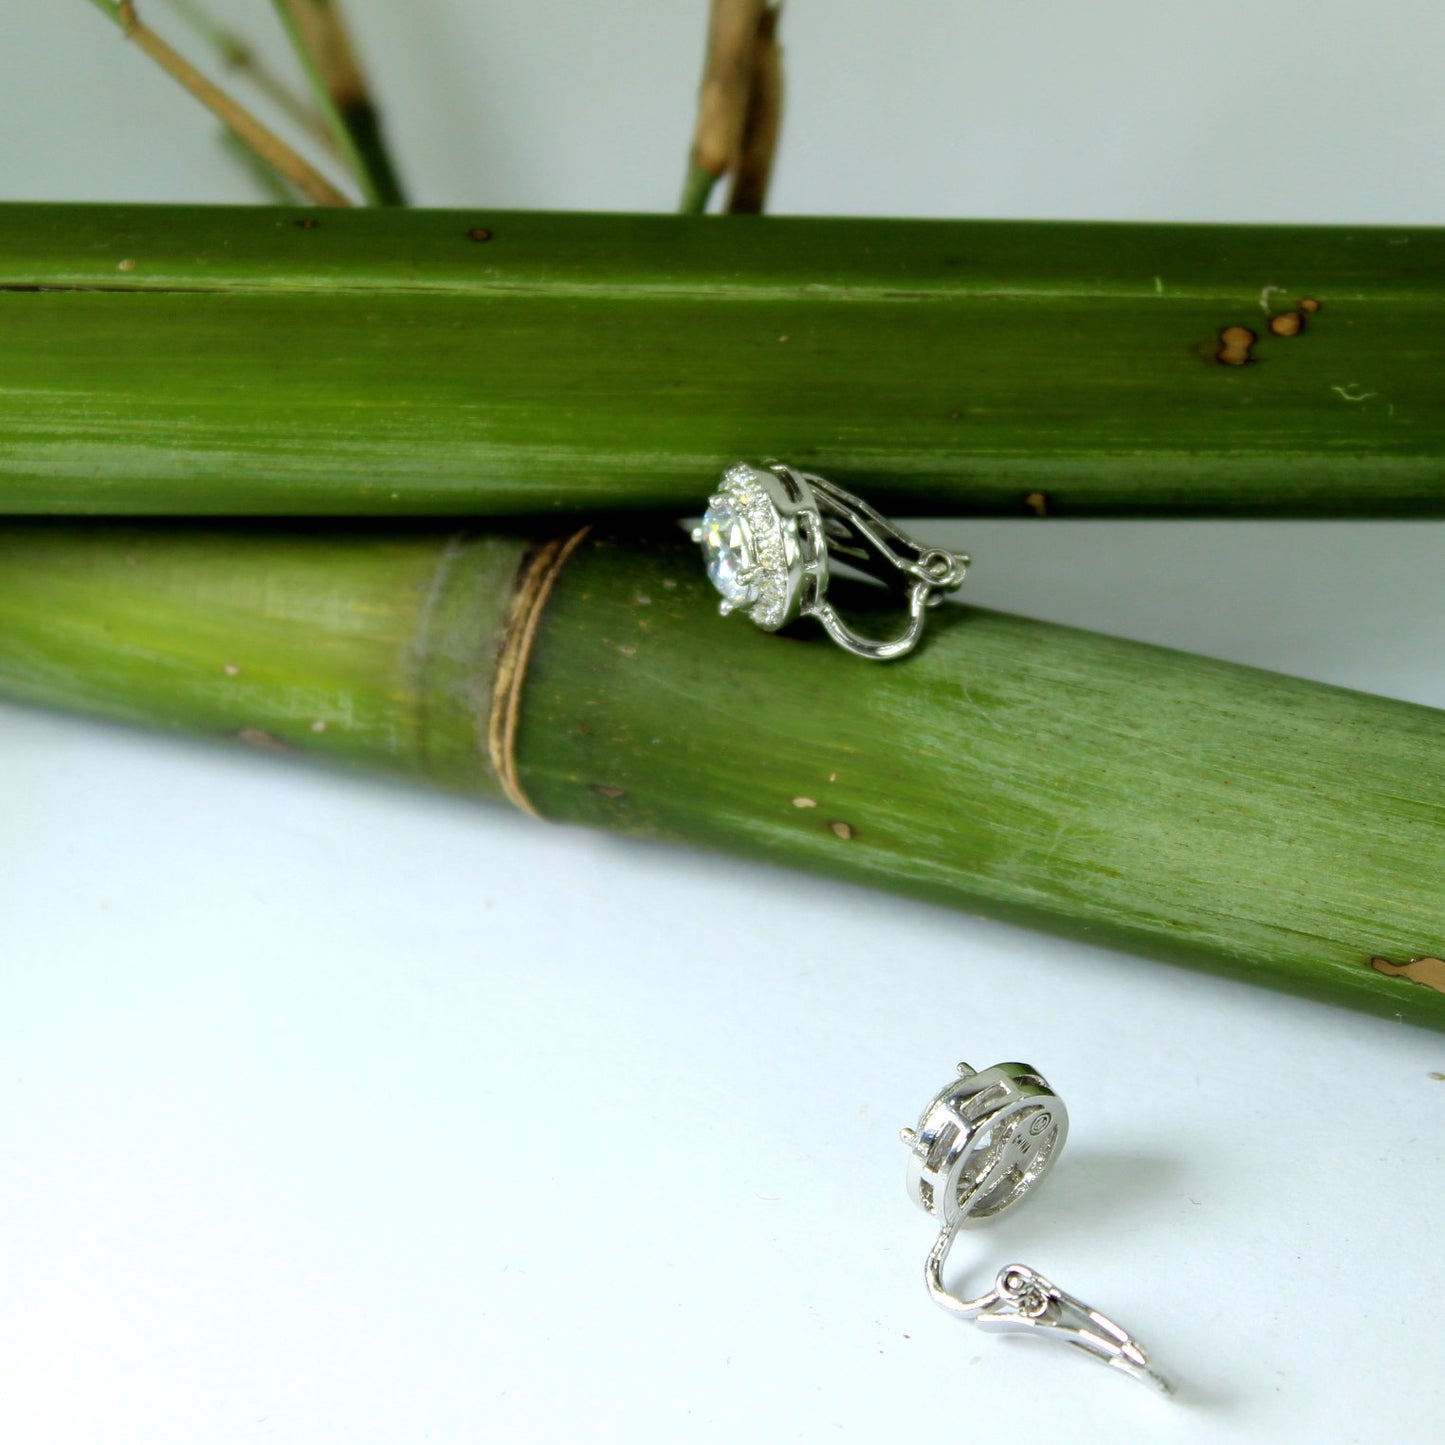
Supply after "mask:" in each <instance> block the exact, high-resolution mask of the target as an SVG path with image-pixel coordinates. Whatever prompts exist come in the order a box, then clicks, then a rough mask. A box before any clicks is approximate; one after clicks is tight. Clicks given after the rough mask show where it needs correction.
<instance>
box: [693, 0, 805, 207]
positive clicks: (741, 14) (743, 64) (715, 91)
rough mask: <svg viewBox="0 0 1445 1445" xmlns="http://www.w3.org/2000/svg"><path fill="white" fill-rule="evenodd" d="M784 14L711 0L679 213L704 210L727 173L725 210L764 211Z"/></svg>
mask: <svg viewBox="0 0 1445 1445" xmlns="http://www.w3.org/2000/svg"><path fill="white" fill-rule="evenodd" d="M781 9H782V7H781V5H771V4H769V3H768V0H712V10H711V14H710V17H709V23H708V45H707V60H706V62H705V63H704V67H703V78H702V86H701V89H700V90H699V92H698V107H697V128H696V130H695V131H694V133H693V142H692V153H691V156H690V159H689V166H688V174H687V180H686V183H685V185H684V188H683V200H682V209H683V210H684V211H688V212H692V213H696V214H700V213H701V212H703V211H705V210H706V209H707V203H708V198H709V197H710V196H711V194H712V190H713V187H714V185H715V184H716V182H717V181H718V180H720V179H721V178H722V177H723V176H725V175H728V174H731V175H732V176H733V177H734V178H735V183H734V191H733V199H732V201H731V202H730V209H734V210H745V209H749V208H752V209H761V207H762V198H763V194H764V193H765V192H766V189H767V178H768V174H769V172H770V170H771V167H772V155H773V150H774V148H775V146H776V142H777V134H778V121H779V117H780V114H781V100H782V67H781V52H780V50H779V47H778V43H777V25H778V16H779V14H780V13H781ZM745 164H746V167H747V178H746V180H745V181H744V180H743V179H742V175H743V170H744V166H745ZM740 202H741V204H740ZM754 203H755V204H754Z"/></svg>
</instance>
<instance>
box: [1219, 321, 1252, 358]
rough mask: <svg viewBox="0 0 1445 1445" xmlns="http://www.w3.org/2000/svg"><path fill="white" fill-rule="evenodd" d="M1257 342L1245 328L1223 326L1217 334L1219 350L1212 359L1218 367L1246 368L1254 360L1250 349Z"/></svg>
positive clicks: (1247, 328)
mask: <svg viewBox="0 0 1445 1445" xmlns="http://www.w3.org/2000/svg"><path fill="white" fill-rule="evenodd" d="M1258 340H1259V337H1258V336H1256V335H1255V333H1254V332H1253V331H1251V330H1250V329H1249V327H1247V326H1225V327H1223V328H1221V330H1220V332H1219V349H1218V351H1216V352H1215V354H1214V359H1215V361H1216V362H1218V363H1219V365H1220V366H1248V365H1249V364H1250V362H1252V361H1253V360H1254V357H1252V356H1251V355H1250V348H1251V347H1252V346H1253V345H1254V343H1255V342H1256V341H1258Z"/></svg>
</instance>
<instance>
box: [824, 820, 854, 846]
mask: <svg viewBox="0 0 1445 1445" xmlns="http://www.w3.org/2000/svg"><path fill="white" fill-rule="evenodd" d="M828 831H829V832H830V833H831V834H832V835H833V836H834V837H835V838H841V839H842V840H843V841H844V842H845V843H846V842H848V841H849V840H850V839H853V838H856V837H857V836H858V830H857V829H856V828H855V827H854V826H853V825H852V824H851V823H829V824H828Z"/></svg>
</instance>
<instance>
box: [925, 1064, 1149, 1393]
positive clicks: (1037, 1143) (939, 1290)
mask: <svg viewBox="0 0 1445 1445" xmlns="http://www.w3.org/2000/svg"><path fill="white" fill-rule="evenodd" d="M1068 1130H1069V1116H1068V1112H1067V1111H1066V1110H1065V1108H1064V1102H1063V1100H1062V1099H1060V1098H1059V1097H1058V1095H1057V1094H1055V1093H1054V1092H1053V1090H1052V1089H1051V1088H1050V1087H1049V1084H1048V1081H1047V1080H1046V1079H1045V1078H1044V1077H1043V1076H1042V1075H1041V1074H1039V1073H1037V1072H1036V1071H1035V1070H1034V1069H1032V1068H1030V1067H1029V1066H1028V1065H1027V1064H995V1065H994V1067H993V1068H991V1069H984V1070H983V1071H982V1072H981V1073H980V1072H978V1071H976V1070H974V1069H972V1068H970V1067H969V1066H968V1065H967V1064H960V1065H959V1066H958V1077H957V1078H956V1079H954V1080H953V1081H952V1082H950V1083H948V1084H946V1085H945V1086H944V1087H943V1088H942V1089H940V1090H939V1091H938V1093H937V1094H935V1095H934V1096H933V1098H932V1099H930V1100H929V1102H928V1105H927V1107H926V1108H925V1109H924V1111H923V1114H922V1116H921V1117H920V1118H919V1121H918V1126H917V1128H914V1129H904V1130H903V1133H902V1138H903V1142H904V1143H905V1144H906V1145H908V1148H909V1159H908V1192H909V1194H910V1195H911V1196H912V1197H913V1199H914V1200H915V1202H916V1203H917V1204H918V1205H919V1206H920V1207H921V1208H922V1209H925V1210H927V1212H928V1213H929V1214H932V1215H934V1216H935V1217H936V1218H937V1219H938V1220H939V1221H940V1223H941V1228H940V1230H939V1235H938V1239H937V1241H936V1242H935V1243H934V1246H933V1248H932V1250H931V1251H930V1252H929V1255H928V1259H927V1261H926V1262H925V1264H924V1279H925V1281H926V1283H927V1285H928V1292H929V1294H930V1295H931V1296H932V1297H933V1300H934V1303H935V1304H938V1305H940V1306H941V1307H942V1308H943V1309H946V1310H947V1311H948V1312H949V1313H950V1314H955V1315H958V1316H960V1317H961V1318H963V1319H966V1320H969V1321H971V1322H972V1323H973V1324H976V1325H977V1326H978V1327H979V1328H980V1329H985V1330H995V1331H1012V1332H1019V1333H1022V1332H1030V1333H1033V1334H1035V1335H1036V1336H1037V1337H1038V1338H1041V1339H1044V1338H1047V1339H1057V1340H1060V1341H1062V1342H1063V1343H1065V1344H1069V1345H1074V1346H1076V1347H1077V1348H1079V1349H1082V1350H1086V1351H1088V1353H1089V1354H1091V1355H1093V1356H1094V1357H1095V1358H1096V1359H1100V1360H1103V1361H1104V1362H1105V1364H1108V1365H1112V1366H1113V1367H1114V1368H1115V1369H1117V1370H1120V1371H1122V1372H1123V1373H1124V1374H1126V1375H1129V1376H1130V1377H1131V1378H1133V1379H1135V1380H1139V1381H1141V1382H1142V1383H1143V1384H1146V1385H1149V1386H1151V1387H1152V1388H1153V1389H1156V1390H1159V1391H1161V1392H1163V1393H1165V1394H1169V1393H1171V1392H1172V1389H1173V1386H1172V1385H1171V1384H1170V1382H1169V1381H1168V1380H1167V1379H1166V1378H1165V1377H1164V1376H1163V1375H1161V1374H1160V1373H1159V1372H1158V1371H1157V1370H1156V1369H1155V1368H1154V1366H1153V1365H1152V1363H1151V1362H1150V1359H1149V1355H1148V1353H1147V1351H1146V1350H1145V1349H1144V1347H1143V1346H1142V1345H1141V1344H1140V1343H1139V1341H1138V1340H1136V1339H1135V1338H1134V1337H1133V1335H1131V1334H1129V1332H1128V1331H1127V1330H1125V1329H1123V1328H1121V1327H1120V1326H1119V1325H1117V1324H1115V1323H1114V1321H1113V1320H1111V1319H1109V1318H1108V1316H1107V1315H1103V1314H1100V1313H1099V1311H1098V1310H1096V1309H1092V1308H1090V1306H1088V1305H1086V1304H1085V1303H1084V1302H1083V1301H1082V1300H1079V1299H1075V1298H1074V1296H1073V1295H1071V1294H1066V1293H1065V1292H1064V1291H1063V1290H1061V1289H1060V1288H1059V1287H1058V1286H1057V1285H1056V1284H1054V1283H1053V1282H1052V1281H1051V1280H1047V1279H1045V1278H1044V1277H1043V1275H1041V1274H1039V1273H1038V1271H1037V1270H1034V1269H1030V1268H1029V1266H1028V1265H1026V1264H1010V1265H1006V1266H1005V1267H1004V1268H1003V1269H1001V1270H999V1272H998V1274H997V1275H996V1276H995V1278H994V1282H993V1288H992V1289H990V1290H989V1291H988V1292H987V1293H985V1294H982V1295H979V1296H978V1298H977V1299H961V1298H959V1297H958V1296H957V1295H955V1294H952V1293H950V1292H949V1291H948V1289H946V1288H945V1286H944V1283H943V1267H944V1264H945V1262H946V1261H947V1259H948V1252H949V1250H950V1249H951V1248H952V1247H953V1241H954V1239H955V1237H956V1236H957V1234H958V1232H959V1230H961V1229H965V1228H970V1227H972V1226H973V1225H976V1224H984V1223H987V1222H988V1221H989V1220H990V1219H996V1218H997V1217H998V1216H999V1215H1000V1214H1003V1213H1004V1212H1005V1211H1007V1210H1009V1209H1012V1208H1013V1207H1014V1206H1015V1205H1017V1204H1019V1203H1021V1202H1022V1201H1023V1200H1024V1199H1025V1198H1026V1197H1027V1195H1028V1192H1029V1190H1031V1189H1032V1188H1033V1187H1034V1185H1036V1184H1037V1183H1038V1182H1039V1180H1041V1179H1042V1178H1043V1177H1044V1175H1045V1174H1047V1173H1048V1171H1049V1170H1050V1169H1051V1168H1052V1167H1053V1165H1054V1164H1055V1162H1056V1161H1057V1160H1058V1157H1059V1155H1060V1153H1061V1152H1062V1151H1063V1147H1064V1140H1065V1138H1066V1137H1067V1136H1068Z"/></svg>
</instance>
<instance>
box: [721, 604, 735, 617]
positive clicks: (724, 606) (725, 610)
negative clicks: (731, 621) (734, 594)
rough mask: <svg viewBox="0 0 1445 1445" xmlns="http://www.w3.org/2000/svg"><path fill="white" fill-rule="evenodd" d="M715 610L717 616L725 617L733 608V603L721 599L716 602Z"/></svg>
mask: <svg viewBox="0 0 1445 1445" xmlns="http://www.w3.org/2000/svg"><path fill="white" fill-rule="evenodd" d="M717 610H718V615H719V616H721V617H726V616H727V615H728V613H729V612H731V611H732V610H733V605H732V603H731V602H728V601H722V602H719V603H718V605H717Z"/></svg>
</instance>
